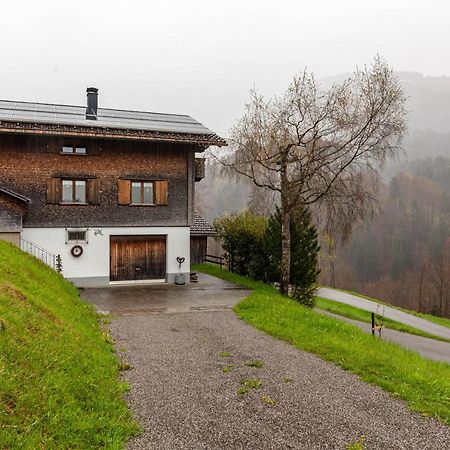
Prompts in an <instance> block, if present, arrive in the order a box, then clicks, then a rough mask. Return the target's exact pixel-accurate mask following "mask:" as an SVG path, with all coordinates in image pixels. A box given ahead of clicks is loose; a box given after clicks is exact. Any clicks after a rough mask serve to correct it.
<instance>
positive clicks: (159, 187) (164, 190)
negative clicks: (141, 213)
mask: <svg viewBox="0 0 450 450" xmlns="http://www.w3.org/2000/svg"><path fill="white" fill-rule="evenodd" d="M168 200H169V182H168V181H155V203H156V204H157V205H167V204H168Z"/></svg>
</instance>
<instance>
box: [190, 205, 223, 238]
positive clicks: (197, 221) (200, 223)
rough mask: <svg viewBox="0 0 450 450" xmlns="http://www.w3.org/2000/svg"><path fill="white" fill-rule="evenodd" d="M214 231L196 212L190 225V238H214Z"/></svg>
mask: <svg viewBox="0 0 450 450" xmlns="http://www.w3.org/2000/svg"><path fill="white" fill-rule="evenodd" d="M216 234H217V232H216V230H215V229H214V228H213V227H212V226H211V225H210V224H209V223H208V222H207V221H206V220H205V219H204V218H203V217H202V216H201V215H200V214H199V213H197V212H195V211H194V222H193V224H192V225H191V236H215V235H216Z"/></svg>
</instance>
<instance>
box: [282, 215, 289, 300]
mask: <svg viewBox="0 0 450 450" xmlns="http://www.w3.org/2000/svg"><path fill="white" fill-rule="evenodd" d="M281 219H282V220H281V268H280V272H281V279H280V292H281V293H282V294H284V295H288V294H289V279H290V272H291V214H290V213H289V211H285V210H284V209H282V211H281Z"/></svg>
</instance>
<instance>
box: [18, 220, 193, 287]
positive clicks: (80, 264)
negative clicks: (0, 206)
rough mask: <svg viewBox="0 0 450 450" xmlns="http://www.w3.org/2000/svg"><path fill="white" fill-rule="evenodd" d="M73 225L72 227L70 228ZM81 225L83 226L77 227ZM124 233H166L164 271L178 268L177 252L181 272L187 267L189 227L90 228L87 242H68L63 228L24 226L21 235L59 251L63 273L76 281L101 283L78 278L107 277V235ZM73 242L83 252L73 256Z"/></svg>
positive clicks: (49, 249) (186, 269)
mask: <svg viewBox="0 0 450 450" xmlns="http://www.w3.org/2000/svg"><path fill="white" fill-rule="evenodd" d="M72 229H73V228H72ZM80 229H82V228H80ZM123 235H134V236H135V235H165V236H167V238H166V273H167V274H168V279H170V278H171V277H170V276H169V275H170V274H176V273H178V272H179V269H178V263H177V261H176V258H177V256H181V257H183V258H185V261H184V263H183V265H182V268H181V270H182V272H184V273H187V272H189V270H190V260H189V256H190V230H189V227H108V228H89V229H88V243H81V244H75V243H67V244H66V229H65V228H24V229H23V231H22V236H23V237H24V238H25V239H28V240H29V241H31V242H33V243H34V244H36V245H39V246H40V247H42V248H44V249H45V250H48V251H49V252H51V253H54V254H55V255H61V258H62V265H63V275H64V276H65V277H66V278H69V279H74V280H76V279H80V283H76V284H79V285H87V286H88V285H97V284H105V283H104V282H103V283H89V282H86V283H85V282H83V281H81V279H83V280H84V279H89V278H90V279H92V280H95V279H98V280H100V279H103V280H106V279H109V252H110V250H109V248H110V247H109V242H110V236H123ZM74 245H81V246H82V247H83V254H82V255H81V256H80V257H78V258H75V257H73V256H72V255H71V253H70V250H71V248H72V247H73V246H74Z"/></svg>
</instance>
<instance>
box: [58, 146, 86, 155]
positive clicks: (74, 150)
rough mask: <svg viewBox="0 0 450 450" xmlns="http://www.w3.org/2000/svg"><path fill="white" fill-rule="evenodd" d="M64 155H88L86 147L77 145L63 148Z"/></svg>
mask: <svg viewBox="0 0 450 450" xmlns="http://www.w3.org/2000/svg"><path fill="white" fill-rule="evenodd" d="M62 153H63V154H64V155H86V153H87V148H86V147H81V146H80V147H77V146H75V145H64V146H63V148H62Z"/></svg>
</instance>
